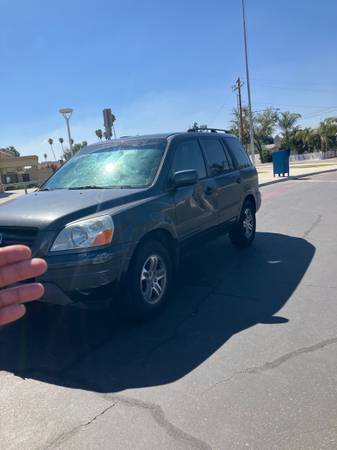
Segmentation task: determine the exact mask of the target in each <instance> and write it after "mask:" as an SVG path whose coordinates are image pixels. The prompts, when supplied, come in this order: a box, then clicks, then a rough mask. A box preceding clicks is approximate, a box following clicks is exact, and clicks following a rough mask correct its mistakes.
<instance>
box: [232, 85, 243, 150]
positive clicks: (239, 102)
mask: <svg viewBox="0 0 337 450" xmlns="http://www.w3.org/2000/svg"><path fill="white" fill-rule="evenodd" d="M243 84H244V83H243V82H242V81H241V80H240V77H239V78H238V79H237V80H236V83H235V85H234V86H233V88H232V89H233V91H238V94H237V95H238V110H239V113H240V141H241V144H243V143H244V136H245V134H244V128H243V113H242V96H241V88H242V86H243Z"/></svg>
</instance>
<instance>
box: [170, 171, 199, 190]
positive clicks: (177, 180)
mask: <svg viewBox="0 0 337 450" xmlns="http://www.w3.org/2000/svg"><path fill="white" fill-rule="evenodd" d="M197 182H198V173H197V171H196V170H182V171H180V172H175V174H174V175H173V180H172V185H173V187H175V188H176V187H180V186H190V185H192V184H196V183H197Z"/></svg>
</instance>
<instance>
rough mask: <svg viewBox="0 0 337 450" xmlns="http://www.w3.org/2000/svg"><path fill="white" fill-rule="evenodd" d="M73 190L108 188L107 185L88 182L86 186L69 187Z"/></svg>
mask: <svg viewBox="0 0 337 450" xmlns="http://www.w3.org/2000/svg"><path fill="white" fill-rule="evenodd" d="M68 189H69V190H71V191H74V190H76V189H107V187H106V186H96V185H95V184H87V185H85V186H73V187H69V188H68Z"/></svg>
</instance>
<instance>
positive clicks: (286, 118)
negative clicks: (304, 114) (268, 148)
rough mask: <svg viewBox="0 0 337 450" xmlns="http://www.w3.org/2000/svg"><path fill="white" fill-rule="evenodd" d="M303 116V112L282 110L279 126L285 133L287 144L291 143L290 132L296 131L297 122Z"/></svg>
mask: <svg viewBox="0 0 337 450" xmlns="http://www.w3.org/2000/svg"><path fill="white" fill-rule="evenodd" d="M300 118H301V114H297V113H291V112H289V111H285V112H282V113H281V114H280V116H279V119H278V126H279V127H280V129H281V131H282V134H283V142H284V144H285V145H286V146H289V143H290V139H289V137H290V133H291V132H292V131H295V129H296V123H297V121H298V119H300Z"/></svg>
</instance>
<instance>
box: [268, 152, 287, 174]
mask: <svg viewBox="0 0 337 450" xmlns="http://www.w3.org/2000/svg"><path fill="white" fill-rule="evenodd" d="M289 156H290V150H278V151H276V152H274V153H272V159H273V172H274V177H275V175H278V176H280V175H282V176H283V177H284V176H285V174H287V175H288V176H289Z"/></svg>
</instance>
